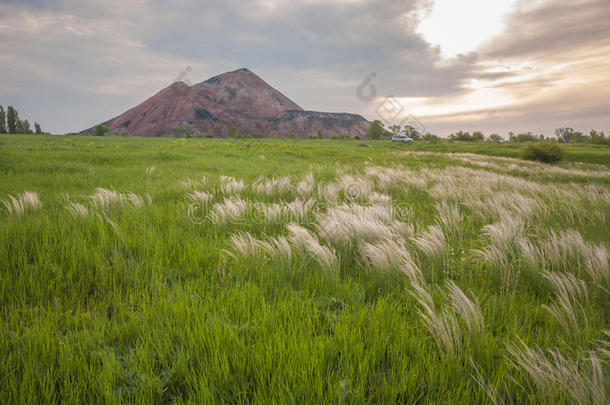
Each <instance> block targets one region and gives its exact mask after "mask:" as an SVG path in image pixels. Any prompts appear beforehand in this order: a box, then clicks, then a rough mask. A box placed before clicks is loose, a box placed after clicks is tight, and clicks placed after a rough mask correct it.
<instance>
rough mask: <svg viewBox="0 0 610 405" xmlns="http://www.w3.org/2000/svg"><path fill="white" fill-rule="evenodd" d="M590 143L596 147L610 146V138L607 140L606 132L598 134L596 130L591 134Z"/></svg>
mask: <svg viewBox="0 0 610 405" xmlns="http://www.w3.org/2000/svg"><path fill="white" fill-rule="evenodd" d="M588 142H590V143H592V144H595V145H608V144H610V137H609V138H606V134H604V132H603V131H602V132H598V131H596V130H594V129H592V130H591V132H589V139H588Z"/></svg>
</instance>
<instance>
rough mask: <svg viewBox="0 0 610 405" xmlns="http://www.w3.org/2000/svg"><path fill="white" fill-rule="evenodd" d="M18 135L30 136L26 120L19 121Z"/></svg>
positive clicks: (28, 123)
mask: <svg viewBox="0 0 610 405" xmlns="http://www.w3.org/2000/svg"><path fill="white" fill-rule="evenodd" d="M19 133H20V134H31V133H32V127H30V122H29V121H28V120H19Z"/></svg>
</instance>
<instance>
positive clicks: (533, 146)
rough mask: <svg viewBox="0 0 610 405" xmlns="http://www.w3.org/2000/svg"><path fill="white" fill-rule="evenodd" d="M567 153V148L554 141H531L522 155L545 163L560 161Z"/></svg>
mask: <svg viewBox="0 0 610 405" xmlns="http://www.w3.org/2000/svg"><path fill="white" fill-rule="evenodd" d="M565 155H566V152H565V150H564V149H563V148H562V147H561V146H559V145H558V144H557V142H553V141H541V142H534V143H530V144H529V145H527V146H526V147H525V149H524V150H523V153H522V155H521V157H522V158H523V159H527V160H537V161H539V162H544V163H553V162H559V161H560V160H562V159H563V158H564V157H565Z"/></svg>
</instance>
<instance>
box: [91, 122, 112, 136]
mask: <svg viewBox="0 0 610 405" xmlns="http://www.w3.org/2000/svg"><path fill="white" fill-rule="evenodd" d="M106 134H108V127H107V126H105V125H102V124H99V125H98V126H97V127H95V131H93V135H95V136H106Z"/></svg>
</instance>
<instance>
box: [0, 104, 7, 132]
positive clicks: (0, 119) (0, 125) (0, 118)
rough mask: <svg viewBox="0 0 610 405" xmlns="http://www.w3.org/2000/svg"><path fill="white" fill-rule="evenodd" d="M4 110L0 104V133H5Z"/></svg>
mask: <svg viewBox="0 0 610 405" xmlns="http://www.w3.org/2000/svg"><path fill="white" fill-rule="evenodd" d="M6 132H7V129H6V112H5V111H4V108H3V107H2V106H1V105H0V134H6Z"/></svg>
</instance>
